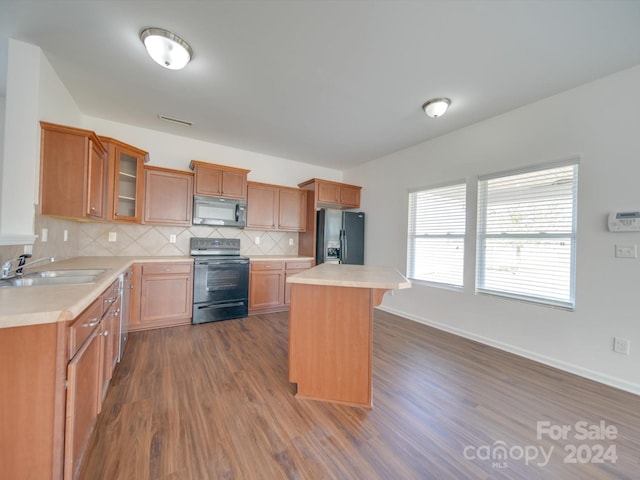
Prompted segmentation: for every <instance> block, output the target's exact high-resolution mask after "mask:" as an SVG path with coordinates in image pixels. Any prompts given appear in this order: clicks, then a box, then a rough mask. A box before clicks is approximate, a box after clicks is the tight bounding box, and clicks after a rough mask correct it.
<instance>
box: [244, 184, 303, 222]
mask: <svg viewBox="0 0 640 480" xmlns="http://www.w3.org/2000/svg"><path fill="white" fill-rule="evenodd" d="M306 205H307V192H306V191H305V190H300V189H297V188H290V187H280V186H278V185H269V184H266V183H257V182H248V184H247V225H246V227H245V228H249V229H251V228H254V229H257V230H278V231H283V232H304V231H305V229H306V226H307V207H306Z"/></svg>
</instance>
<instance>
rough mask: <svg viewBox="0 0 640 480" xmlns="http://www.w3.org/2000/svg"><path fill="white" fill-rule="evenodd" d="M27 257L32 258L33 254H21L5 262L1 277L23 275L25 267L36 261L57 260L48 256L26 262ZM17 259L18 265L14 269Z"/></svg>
mask: <svg viewBox="0 0 640 480" xmlns="http://www.w3.org/2000/svg"><path fill="white" fill-rule="evenodd" d="M27 258H31V255H29V254H24V255H20V256H19V257H18V258H14V259H12V260H7V261H6V262H4V263H3V264H2V275H1V276H0V279H3V278H12V277H21V276H22V269H23V268H26V267H29V266H31V265H35V264H36V263H42V262H54V261H55V260H56V258H55V257H46V258H39V259H38V260H34V261H33V262H29V263H26V260H27ZM15 261H17V262H18V266H17V267H16V268H15V269H13V270H12V269H11V266H12V265H13V262H15ZM11 273H13V275H11Z"/></svg>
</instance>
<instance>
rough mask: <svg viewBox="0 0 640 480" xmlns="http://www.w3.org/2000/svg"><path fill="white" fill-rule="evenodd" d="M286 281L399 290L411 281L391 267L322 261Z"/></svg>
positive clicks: (408, 286) (409, 285) (407, 285)
mask: <svg viewBox="0 0 640 480" xmlns="http://www.w3.org/2000/svg"><path fill="white" fill-rule="evenodd" d="M287 282H288V283H302V284H307V285H328V286H337V287H359V288H381V289H386V290H400V289H404V288H411V282H410V281H409V280H407V279H406V278H405V276H404V275H402V274H401V273H400V272H398V270H396V269H395V268H391V267H379V266H370V265H339V264H335V263H323V264H321V265H318V266H317V267H313V268H310V269H309V270H305V271H304V272H301V273H298V274H296V275H293V276H291V277H288V278H287Z"/></svg>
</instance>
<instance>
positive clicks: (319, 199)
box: [298, 178, 362, 208]
mask: <svg viewBox="0 0 640 480" xmlns="http://www.w3.org/2000/svg"><path fill="white" fill-rule="evenodd" d="M298 186H299V187H300V188H304V189H308V190H313V191H314V199H315V202H314V203H315V204H316V207H322V206H328V207H334V208H360V190H362V187H358V186H356V185H347V184H346V183H338V182H331V181H329V180H319V179H317V178H312V179H311V180H307V181H306V182H303V183H301V184H299V185H298Z"/></svg>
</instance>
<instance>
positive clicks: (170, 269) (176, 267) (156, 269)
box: [142, 263, 193, 275]
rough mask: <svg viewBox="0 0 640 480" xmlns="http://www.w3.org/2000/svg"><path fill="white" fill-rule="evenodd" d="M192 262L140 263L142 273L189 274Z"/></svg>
mask: <svg viewBox="0 0 640 480" xmlns="http://www.w3.org/2000/svg"><path fill="white" fill-rule="evenodd" d="M192 267H193V264H192V263H146V264H142V275H166V274H171V273H186V274H190V273H191V269H192Z"/></svg>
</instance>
